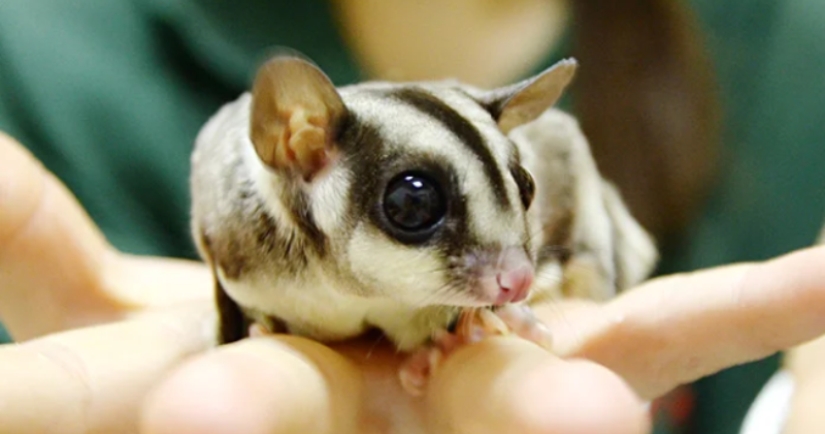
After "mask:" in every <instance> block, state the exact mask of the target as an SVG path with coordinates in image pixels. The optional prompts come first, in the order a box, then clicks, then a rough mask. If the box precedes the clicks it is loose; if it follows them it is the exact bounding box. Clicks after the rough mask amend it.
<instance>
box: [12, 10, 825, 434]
mask: <svg viewBox="0 0 825 434" xmlns="http://www.w3.org/2000/svg"><path fill="white" fill-rule="evenodd" d="M692 4H693V5H695V7H696V10H697V12H698V14H699V17H700V21H701V23H702V26H703V28H704V29H705V30H706V31H707V33H708V42H709V46H710V48H711V52H712V55H713V59H714V61H715V63H716V65H717V68H718V73H719V77H720V82H721V89H722V98H723V102H724V105H725V110H726V114H727V118H726V125H727V130H726V133H725V134H726V135H725V144H724V148H725V158H724V161H723V171H722V176H721V178H720V185H719V187H718V189H717V191H716V192H715V194H714V195H713V197H712V198H711V200H710V201H709V203H708V206H707V209H706V212H705V213H704V215H703V217H702V218H701V219H700V220H699V221H697V222H696V224H695V225H694V226H693V227H692V228H691V230H690V237H689V239H690V241H689V242H688V243H686V244H685V245H683V246H679V247H677V248H674V249H673V250H671V251H667V252H664V255H665V265H664V267H663V269H665V270H668V271H678V270H687V269H694V268H698V267H703V266H709V265H715V264H720V263H725V262H730V261H739V260H748V259H763V258H767V257H770V256H773V255H777V254H780V253H783V252H786V251H788V250H791V249H794V248H798V247H802V246H805V245H807V244H809V243H810V242H811V240H812V239H813V236H814V234H815V232H816V229H817V226H818V225H819V224H820V222H821V221H822V217H823V215H825V195H823V194H822V190H823V188H822V187H823V181H825V170H823V168H825V144H824V143H822V142H823V141H825V122H822V121H821V119H820V118H821V117H822V113H823V110H822V106H823V104H825V75H823V71H825V44H822V41H823V37H825V27H824V26H823V23H825V2H822V1H821V0H785V1H782V2H779V1H767V0H735V1H734V0H728V1H724V2H720V1H717V0H692ZM328 8H329V6H328V2H327V1H323V0H303V1H287V0H281V1H266V0H245V1H235V2H215V1H207V0H108V1H106V2H65V1H57V0H29V1H6V2H0V130H4V131H7V132H9V133H10V134H12V135H13V136H15V137H17V138H18V139H20V140H21V141H22V142H23V143H24V144H25V145H26V146H28V147H29V148H30V149H31V150H32V151H33V152H34V153H35V155H36V156H37V157H38V158H40V159H41V160H42V161H43V162H44V163H45V164H46V165H47V167H48V168H49V169H51V170H52V171H54V172H55V173H56V174H57V176H58V177H60V178H61V179H62V180H64V182H66V184H67V185H68V186H69V188H70V189H71V190H72V191H73V192H74V193H75V194H76V195H77V196H78V198H79V199H80V201H81V202H82V203H83V205H84V206H85V207H86V209H87V210H88V211H89V213H90V214H91V216H92V217H93V218H94V220H95V221H96V222H97V223H98V224H99V225H100V226H101V228H102V229H103V231H104V233H105V234H106V236H107V237H108V238H109V239H110V240H111V242H112V243H113V244H114V245H115V246H116V247H118V248H120V249H122V250H125V251H128V252H133V253H140V254H157V255H172V256H183V257H194V256H195V251H194V248H193V247H192V243H191V241H190V239H189V235H188V229H187V227H188V221H187V219H188V207H189V201H188V193H187V182H186V179H187V175H188V170H189V169H188V157H189V151H190V148H191V144H192V141H193V139H194V137H195V134H196V133H197V131H198V129H199V128H200V126H201V125H202V124H203V123H204V122H205V121H206V120H207V118H208V117H209V116H210V115H211V114H212V113H213V112H214V111H215V110H216V109H217V108H218V107H219V106H220V105H221V104H222V103H224V102H226V101H228V100H231V99H234V98H235V97H236V96H237V95H238V94H239V93H240V92H241V91H243V90H244V89H245V88H246V86H247V84H248V82H249V79H250V78H251V74H252V73H253V71H254V68H255V66H256V65H258V64H259V62H260V61H261V60H263V59H264V58H265V57H266V56H267V55H268V54H269V53H271V52H272V50H275V49H276V47H277V46H289V47H294V48H296V49H299V50H301V51H302V52H304V53H305V54H307V55H308V56H309V57H310V58H312V59H313V60H314V61H316V62H317V63H318V64H319V65H320V66H321V67H322V68H323V69H324V70H325V71H327V73H328V74H329V75H330V76H331V77H332V79H333V81H335V82H336V83H337V84H346V83H351V82H355V81H357V80H358V79H359V78H361V77H362V74H361V73H360V71H359V69H358V66H357V64H356V62H355V61H354V60H353V58H352V56H351V55H350V53H349V52H348V51H347V49H346V47H345V45H344V42H343V41H342V38H341V37H340V35H338V33H337V30H336V27H335V23H334V21H333V18H332V15H331V14H330V13H329V10H328ZM551 57H553V58H555V56H551ZM548 63H549V61H548V62H546V63H545V64H548ZM0 302H2V300H0ZM674 344H677V343H674ZM774 366H775V360H769V361H767V362H763V363H761V364H751V365H748V366H746V367H742V368H737V369H734V370H730V371H728V372H725V373H723V374H721V375H718V376H715V377H712V378H710V379H707V380H704V381H702V382H700V383H699V385H698V391H699V393H700V402H699V410H700V411H699V414H698V418H697V419H696V426H695V428H696V432H699V433H702V434H733V433H735V432H736V431H737V429H738V426H739V423H740V420H741V417H742V415H743V414H744V411H745V410H746V408H747V406H748V405H749V404H750V402H751V400H752V398H753V395H754V394H755V393H756V391H758V389H759V388H760V387H761V385H762V382H763V381H764V380H765V378H766V377H767V375H769V374H770V372H771V371H772V370H773V369H774Z"/></svg>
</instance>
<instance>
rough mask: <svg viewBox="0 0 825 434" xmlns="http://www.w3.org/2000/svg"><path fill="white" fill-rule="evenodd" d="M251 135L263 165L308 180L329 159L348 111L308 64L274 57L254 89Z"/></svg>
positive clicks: (316, 68)
mask: <svg viewBox="0 0 825 434" xmlns="http://www.w3.org/2000/svg"><path fill="white" fill-rule="evenodd" d="M251 110H252V112H251V116H250V135H251V140H252V143H253V144H254V146H255V151H256V152H257V153H258V156H259V157H260V159H261V161H263V162H264V164H266V165H268V166H270V167H272V168H273V169H275V170H279V171H284V172H288V173H295V174H297V175H299V176H301V177H302V178H303V179H304V180H307V181H309V180H312V178H313V177H314V176H315V175H317V174H318V173H319V172H320V171H321V170H322V169H323V168H324V167H325V166H326V165H327V163H328V162H329V161H330V156H331V154H332V153H333V152H334V151H335V144H334V139H335V136H336V135H337V133H338V129H339V128H340V126H341V124H342V122H343V120H344V118H345V117H346V115H347V109H346V106H345V105H344V102H343V100H342V99H341V96H340V95H339V94H338V91H337V90H336V89H335V85H333V84H332V81H330V79H329V78H328V77H327V76H326V75H325V74H324V73H323V72H322V71H321V70H320V69H319V68H318V67H317V66H315V65H313V64H312V63H310V62H308V61H306V60H304V59H301V58H299V57H294V56H278V57H275V58H273V59H271V60H269V61H268V62H267V63H265V64H264V65H263V66H262V67H261V68H260V69H259V70H258V73H257V76H256V77H255V83H254V85H253V87H252V109H251Z"/></svg>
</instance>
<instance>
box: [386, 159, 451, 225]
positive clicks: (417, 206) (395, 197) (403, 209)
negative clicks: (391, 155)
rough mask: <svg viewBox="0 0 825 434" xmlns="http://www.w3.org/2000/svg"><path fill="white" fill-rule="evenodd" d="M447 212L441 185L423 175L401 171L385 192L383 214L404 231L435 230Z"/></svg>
mask: <svg viewBox="0 0 825 434" xmlns="http://www.w3.org/2000/svg"><path fill="white" fill-rule="evenodd" d="M446 212H447V203H446V198H445V197H444V194H443V191H442V189H441V187H440V186H439V185H438V184H437V183H435V182H434V181H432V180H431V179H430V178H427V177H426V176H423V175H419V174H416V173H402V174H401V175H399V176H397V177H395V178H394V179H393V180H392V181H391V182H390V183H389V185H388V186H387V190H386V191H385V192H384V214H385V215H386V217H387V220H389V222H390V224H391V225H393V227H394V228H395V229H400V230H401V231H403V232H422V231H424V232H426V231H428V230H430V229H434V228H435V227H436V226H437V225H438V223H440V222H441V220H442V219H443V218H444V214H446Z"/></svg>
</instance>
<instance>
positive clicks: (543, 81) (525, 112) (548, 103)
mask: <svg viewBox="0 0 825 434" xmlns="http://www.w3.org/2000/svg"><path fill="white" fill-rule="evenodd" d="M577 68H578V62H576V60H575V59H564V60H562V61H560V62H557V63H556V64H555V65H553V66H551V67H550V68H548V69H546V70H544V72H541V73H540V74H538V75H536V76H535V77H532V78H528V79H526V80H524V81H521V82H519V83H516V84H513V85H510V86H506V87H503V88H499V89H495V90H491V91H489V92H487V93H486V94H485V95H484V96H482V98H481V104H482V105H483V106H485V107H486V108H487V110H489V111H490V113H491V114H492V115H493V118H494V119H495V120H496V122H498V126H499V128H500V129H501V131H502V132H504V134H507V133H509V132H510V130H512V129H513V128H516V127H518V126H520V125H524V124H526V123H528V122H531V121H533V120H535V119H536V118H538V117H539V116H540V115H541V114H542V113H544V111H545V110H547V109H549V108H550V107H552V106H553V104H555V103H556V102H557V101H558V100H559V98H560V97H561V95H562V93H563V92H564V89H565V88H567V85H569V84H570V82H571V81H572V80H573V76H574V75H575V74H576V69H577Z"/></svg>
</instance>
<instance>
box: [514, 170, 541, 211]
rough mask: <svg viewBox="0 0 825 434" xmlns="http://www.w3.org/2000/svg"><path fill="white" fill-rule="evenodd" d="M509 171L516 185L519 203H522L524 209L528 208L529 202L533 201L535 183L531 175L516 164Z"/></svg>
mask: <svg viewBox="0 0 825 434" xmlns="http://www.w3.org/2000/svg"><path fill="white" fill-rule="evenodd" d="M510 172H511V173H512V174H513V179H515V180H516V184H517V185H518V191H519V196H521V204H522V205H524V209H528V208H530V204H531V203H533V196H535V194H536V183H535V181H533V176H532V175H530V172H528V171H527V169H525V168H524V167H521V166H516V167H515V168H513V169H512V170H511V171H510Z"/></svg>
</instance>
